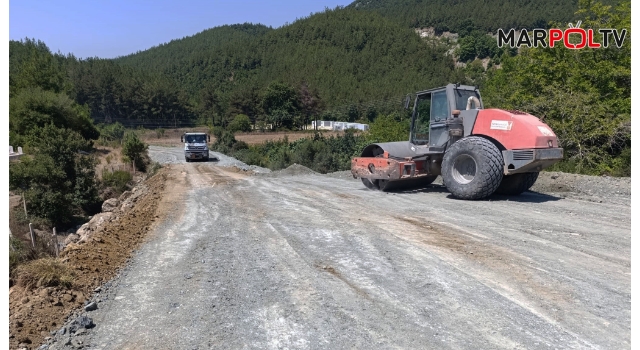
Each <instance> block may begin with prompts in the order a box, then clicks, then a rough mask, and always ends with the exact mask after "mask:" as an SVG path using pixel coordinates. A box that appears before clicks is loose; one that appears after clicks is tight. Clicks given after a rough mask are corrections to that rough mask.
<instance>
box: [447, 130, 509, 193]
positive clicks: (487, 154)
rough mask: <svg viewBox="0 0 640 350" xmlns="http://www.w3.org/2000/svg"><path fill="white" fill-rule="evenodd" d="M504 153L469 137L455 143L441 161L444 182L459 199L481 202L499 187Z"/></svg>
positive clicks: (473, 137) (489, 144)
mask: <svg viewBox="0 0 640 350" xmlns="http://www.w3.org/2000/svg"><path fill="white" fill-rule="evenodd" d="M503 163H504V161H503V157H502V153H500V150H499V149H498V147H496V145H494V144H493V143H492V142H491V141H489V140H487V139H484V138H482V137H478V136H469V137H466V138H463V139H461V140H459V141H457V142H456V143H454V144H453V145H452V146H451V147H449V149H447V151H446V152H445V154H444V158H443V160H442V180H443V182H444V185H445V186H446V187H447V189H448V190H449V192H451V194H452V195H453V196H454V197H456V198H460V199H482V198H486V197H489V196H490V195H492V194H493V193H494V192H495V191H496V190H497V189H498V187H499V186H500V182H501V181H502V169H503Z"/></svg>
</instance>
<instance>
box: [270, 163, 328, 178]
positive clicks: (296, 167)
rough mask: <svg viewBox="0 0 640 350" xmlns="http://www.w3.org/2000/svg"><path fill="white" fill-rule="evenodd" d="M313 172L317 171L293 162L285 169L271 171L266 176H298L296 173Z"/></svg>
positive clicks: (305, 173) (311, 173) (307, 173)
mask: <svg viewBox="0 0 640 350" xmlns="http://www.w3.org/2000/svg"><path fill="white" fill-rule="evenodd" d="M313 174H317V172H315V171H313V170H311V169H309V168H307V167H306V166H304V165H300V164H295V163H294V164H292V165H290V166H289V167H288V168H286V169H282V170H277V171H273V172H271V173H270V174H268V175H267V176H269V177H280V176H298V175H313Z"/></svg>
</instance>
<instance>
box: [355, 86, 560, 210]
mask: <svg viewBox="0 0 640 350" xmlns="http://www.w3.org/2000/svg"><path fill="white" fill-rule="evenodd" d="M413 102H414V103H413V113H412V117H411V129H410V130H411V131H410V134H409V141H401V142H387V143H374V144H371V145H368V146H366V147H365V148H364V149H363V151H362V154H361V156H360V157H357V158H354V159H352V161H351V172H352V174H353V176H354V177H359V178H361V179H362V182H363V183H364V185H365V186H367V187H368V188H371V189H378V190H383V191H387V190H391V189H393V188H396V187H398V186H401V187H406V186H416V185H417V186H420V185H421V186H426V185H428V184H430V183H431V182H433V181H434V180H435V179H436V177H437V176H438V175H441V176H442V178H443V182H444V185H445V186H446V187H447V189H448V190H449V191H450V192H451V193H452V194H453V195H454V196H455V197H458V198H463V199H480V198H484V197H487V196H489V195H491V194H493V193H496V192H497V193H500V194H506V195H516V194H520V193H522V192H524V191H526V190H528V189H529V188H530V187H531V186H532V185H533V183H534V182H535V181H536V179H537V177H538V173H539V172H540V171H541V170H542V169H544V168H546V167H548V166H550V165H552V164H554V163H556V162H558V161H559V160H561V159H562V157H563V150H562V148H560V147H559V146H558V139H557V137H556V135H555V134H554V133H553V131H552V130H551V128H550V127H549V126H547V125H546V124H545V123H543V122H542V121H541V120H540V119H538V118H537V117H535V116H532V115H530V114H527V113H524V112H520V111H507V110H501V109H484V105H483V103H482V97H481V96H480V92H479V91H478V89H477V88H476V87H473V86H466V85H459V84H449V85H447V86H445V87H441V88H436V89H431V90H426V91H421V92H418V93H416V95H415V99H414V101H413ZM409 103H410V99H409V98H408V99H407V101H406V107H408V105H409Z"/></svg>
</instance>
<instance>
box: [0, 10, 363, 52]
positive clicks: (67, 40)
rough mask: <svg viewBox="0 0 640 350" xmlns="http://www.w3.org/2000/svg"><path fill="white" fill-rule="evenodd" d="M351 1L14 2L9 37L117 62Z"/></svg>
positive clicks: (55, 49)
mask: <svg viewBox="0 0 640 350" xmlns="http://www.w3.org/2000/svg"><path fill="white" fill-rule="evenodd" d="M352 1H353V0H320V1H312V0H298V1H295V0H282V1H258V0H235V1H231V0H213V1H206V0H182V1H167V0H155V1H149V0H137V1H136V0H131V1H126V0H111V1H106V0H56V1H51V0H12V1H11V2H10V3H9V37H10V38H11V39H12V40H20V39H23V38H25V37H28V38H35V39H39V40H42V41H44V42H45V43H46V44H47V46H49V48H50V49H51V51H52V52H58V51H60V52H62V53H65V54H66V53H73V54H74V55H76V57H79V58H86V57H96V56H97V57H101V58H113V57H117V56H122V55H127V54H130V53H133V52H136V51H138V50H145V49H148V48H150V47H152V46H155V45H158V44H161V43H165V42H168V41H170V40H172V39H178V38H182V37H185V36H190V35H193V34H196V33H198V32H200V31H202V30H205V29H208V28H212V27H216V26H220V25H224V24H233V23H244V22H252V23H262V24H265V25H269V26H272V27H274V28H275V27H279V26H282V25H283V24H285V23H286V22H293V21H295V19H296V18H300V17H306V16H309V14H311V13H314V12H318V11H322V10H324V8H325V7H329V8H334V7H335V6H337V5H341V6H345V5H348V4H349V3H351V2H352Z"/></svg>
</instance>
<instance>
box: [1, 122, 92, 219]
mask: <svg viewBox="0 0 640 350" xmlns="http://www.w3.org/2000/svg"><path fill="white" fill-rule="evenodd" d="M25 140H26V141H27V146H28V147H29V149H30V153H31V154H33V156H25V157H23V158H22V159H21V160H20V162H17V163H14V164H12V165H11V166H10V167H9V187H10V188H11V189H13V190H20V191H23V192H24V194H25V199H26V202H27V208H28V211H29V213H31V215H35V216H36V217H40V218H44V219H47V220H49V221H50V222H51V223H53V224H66V223H68V222H70V220H71V217H72V215H74V214H79V213H82V211H85V212H88V213H93V212H96V211H99V204H100V199H99V197H98V190H97V184H96V182H95V170H94V169H95V160H94V159H93V158H91V157H89V156H87V155H83V152H85V153H84V154H86V151H87V150H89V149H90V148H91V145H90V142H89V141H87V140H85V139H84V138H82V136H81V135H80V134H78V133H77V132H75V131H73V130H70V129H61V128H57V127H55V126H53V125H51V124H50V125H46V126H44V127H36V128H34V129H33V130H31V131H30V132H29V133H28V134H27V135H26V137H25Z"/></svg>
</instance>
